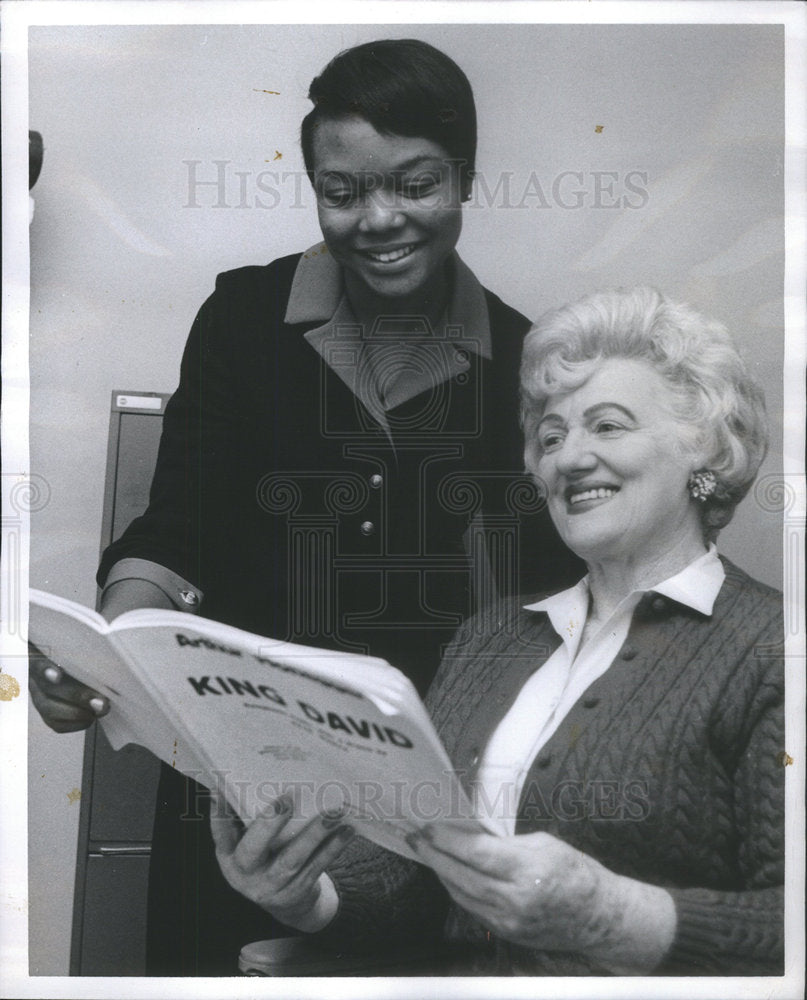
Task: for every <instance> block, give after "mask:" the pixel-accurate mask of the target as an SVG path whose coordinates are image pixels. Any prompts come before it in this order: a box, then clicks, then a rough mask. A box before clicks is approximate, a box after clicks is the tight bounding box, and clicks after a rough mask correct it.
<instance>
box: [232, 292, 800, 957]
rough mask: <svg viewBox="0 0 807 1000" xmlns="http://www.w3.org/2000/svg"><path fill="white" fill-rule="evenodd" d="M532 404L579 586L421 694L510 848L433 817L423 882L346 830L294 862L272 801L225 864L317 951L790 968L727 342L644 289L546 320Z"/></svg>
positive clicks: (749, 396) (744, 423)
mask: <svg viewBox="0 0 807 1000" xmlns="http://www.w3.org/2000/svg"><path fill="white" fill-rule="evenodd" d="M522 388H523V416H524V429H525V435H526V461H527V465H528V468H529V469H530V471H531V472H532V473H533V474H534V476H535V477H536V479H537V480H538V481H539V482H540V483H541V484H542V488H543V489H544V490H545V491H546V496H547V502H548V505H549V511H550V514H551V517H552V520H553V522H554V523H555V526H556V527H557V528H558V530H559V532H560V534H561V537H562V538H563V539H564V541H565V542H566V544H567V545H568V546H569V547H570V548H571V549H572V550H573V551H574V552H575V553H577V555H579V556H580V557H581V558H582V559H583V560H584V561H585V563H586V565H587V567H588V573H587V575H586V576H585V577H584V578H583V579H582V580H581V581H580V582H579V583H578V584H577V585H576V586H574V587H572V588H570V589H568V590H564V591H562V592H560V593H556V594H553V595H551V596H549V597H544V598H542V599H541V600H538V601H535V600H534V598H533V599H531V600H527V601H512V602H508V603H504V604H500V605H498V606H496V607H494V608H492V609H491V610H490V611H489V612H487V613H485V614H483V615H482V616H480V617H477V618H475V619H472V620H471V621H470V622H469V623H467V624H466V625H465V626H464V627H463V628H462V629H461V630H460V633H459V634H458V636H457V637H456V639H455V641H454V643H453V644H452V646H451V647H450V648H449V650H448V651H447V654H446V656H445V658H444V660H443V663H442V666H441V669H440V672H439V673H438V675H437V678H436V680H435V682H434V684H433V686H432V688H431V690H430V693H429V698H428V702H429V706H430V710H431V712H432V715H433V718H434V720H435V724H436V726H437V729H438V732H439V733H440V735H441V738H442V739H443V741H444V743H445V745H446V747H447V749H448V751H449V754H450V756H451V759H452V761H453V763H454V766H455V767H456V769H457V771H458V773H459V774H460V775H461V777H462V780H463V781H464V783H465V784H466V786H467V788H468V790H469V791H470V792H471V793H473V794H474V795H475V800H476V802H477V808H478V809H479V810H480V811H484V812H486V813H487V815H488V816H489V818H492V819H493V820H494V821H495V822H497V823H498V825H499V826H500V832H501V836H498V837H497V836H494V835H493V834H488V833H483V834H468V835H462V836H458V834H457V832H456V830H452V829H451V827H450V826H449V825H448V824H440V823H439V822H436V823H434V824H432V825H431V826H430V827H427V828H426V830H425V831H424V832H423V833H421V834H418V835H416V836H413V837H412V839H411V846H412V847H413V849H414V850H415V851H416V853H417V856H418V858H419V859H420V860H421V861H422V862H423V865H422V866H417V865H414V864H412V863H410V862H405V861H402V860H401V859H400V858H396V857H393V856H392V855H389V854H386V853H384V852H381V851H379V850H377V849H375V848H371V847H369V846H367V845H365V844H362V843H359V842H355V841H354V842H353V843H352V844H350V845H349V846H348V847H347V848H346V849H345V851H344V852H343V853H341V854H339V850H340V849H341V845H340V844H338V843H335V842H334V839H333V838H331V833H330V832H329V831H332V829H333V822H332V821H331V825H330V827H328V826H327V823H322V822H320V821H318V820H317V821H312V822H311V823H309V824H308V826H307V827H306V828H305V829H304V831H303V832H302V833H301V834H300V835H299V836H298V837H297V838H293V839H292V840H291V841H290V842H289V843H288V844H287V845H280V839H282V838H280V839H279V838H278V836H277V835H278V833H279V831H280V830H281V829H282V828H283V826H285V824H286V822H287V817H286V816H285V815H284V814H283V812H282V810H279V811H278V812H277V814H276V815H274V816H271V817H266V818H264V819H262V820H260V821H257V822H256V824H255V825H253V827H250V829H249V830H248V831H247V833H246V834H245V835H244V836H243V837H241V836H240V835H239V833H238V831H237V830H236V828H235V826H234V824H233V822H232V821H229V820H227V819H218V820H216V821H215V822H216V824H217V825H218V828H217V830H216V837H217V840H218V843H219V856H220V859H221V861H222V865H223V868H224V871H225V874H226V875H227V877H228V878H229V879H230V881H231V882H232V884H233V885H235V886H236V888H238V889H239V890H240V891H241V892H244V893H245V894H247V895H249V896H250V897H251V898H253V899H256V900H258V899H260V900H261V901H262V905H264V906H265V908H266V909H268V910H270V911H271V912H277V913H278V915H279V916H280V917H281V919H284V920H285V921H287V922H290V923H292V924H293V925H294V926H298V927H300V928H301V929H306V930H314V929H317V928H319V929H320V931H321V933H322V935H323V937H324V938H325V939H326V940H331V941H337V942H339V941H345V940H349V941H350V942H351V944H353V945H354V946H355V944H356V943H357V942H364V943H366V944H368V945H369V944H372V943H375V945H376V946H378V945H379V943H380V942H383V941H385V940H387V941H396V942H399V941H401V940H403V939H405V938H408V939H415V940H418V939H420V940H424V939H428V938H429V936H430V935H437V934H442V935H443V937H444V938H445V939H446V940H447V941H448V942H450V943H451V944H452V945H453V955H454V959H455V961H456V965H455V966H454V971H457V972H466V973H467V972H478V973H487V974H502V973H509V974H529V975H564V974H568V975H581V974H607V973H619V974H631V973H632V974H636V973H645V974H648V973H653V974H659V975H664V974H667V975H674V974H689V975H692V974H722V975H777V974H781V972H782V962H783V882H784V863H783V843H784V834H783V830H784V804H783V788H784V769H783V767H782V766H781V763H780V757H779V755H780V753H781V751H782V750H783V747H784V725H783V700H784V692H783V686H784V685H783V669H782V658H781V651H782V638H783V624H782V616H781V595H779V594H778V593H777V592H775V591H773V590H772V589H770V588H769V587H766V586H765V585H763V584H762V583H759V582H757V581H755V580H753V579H752V578H751V577H749V576H748V575H747V574H746V573H744V572H743V571H742V570H741V569H739V568H738V567H736V566H734V565H733V564H732V563H731V562H729V561H728V560H727V559H725V558H722V557H721V556H719V555H718V553H717V550H716V548H715V545H714V539H715V537H716V535H717V533H718V531H719V529H720V528H721V527H722V526H723V525H725V524H726V523H728V521H729V520H730V518H731V516H732V513H733V511H734V508H735V506H736V505H737V503H738V502H739V501H740V500H741V499H742V497H743V496H744V495H745V494H746V493H747V491H748V489H749V487H750V486H751V484H752V482H753V479H754V477H755V475H756V473H757V471H758V468H759V465H760V463H761V461H762V458H763V457H764V454H765V448H766V439H767V429H766V418H765V408H764V401H763V398H762V394H761V392H760V390H759V389H758V387H757V386H756V384H755V383H754V381H753V380H752V379H751V377H750V376H749V374H748V373H747V371H746V369H745V366H744V364H743V362H742V360H741V358H740V356H739V354H738V353H737V351H736V349H735V347H734V346H733V344H732V342H731V340H730V338H729V336H728V334H727V332H726V331H725V329H724V328H723V327H722V326H720V325H719V324H717V323H714V322H711V321H709V320H706V319H704V318H703V317H701V316H699V315H698V314H697V313H695V312H694V311H693V310H691V309H690V308H689V307H687V306H684V305H679V304H676V303H673V302H670V301H668V300H667V299H665V298H664V297H663V296H661V295H660V294H659V293H657V292H655V291H653V290H650V289H635V290H631V291H625V292H623V291H615V292H606V293H600V294H597V295H593V296H590V297H588V298H586V299H584V300H582V301H580V302H578V303H575V304H573V305H570V306H566V307H564V308H561V309H558V310H556V311H554V312H551V313H549V314H547V315H546V316H545V317H544V318H543V319H542V320H541V321H540V322H539V323H538V324H537V325H536V326H535V327H534V328H533V330H532V331H531V332H530V334H529V335H528V337H527V340H526V343H525V347H524V354H523V365H522ZM329 838H331V839H329ZM337 854H339V856H338V857H334V856H335V855H337ZM290 871H292V872H293V874H290ZM325 871H327V876H326V878H327V880H328V881H329V883H330V884H329V886H328V889H329V891H328V893H327V895H328V897H329V899H330V900H331V902H330V903H329V904H328V905H327V906H324V905H323V903H322V892H321V890H322V887H323V884H324V879H323V877H322V873H323V872H325ZM332 889H335V892H332V891H331V890H332ZM315 907H316V909H315ZM314 912H316V914H317V915H316V918H315V919H314V920H313V921H312V919H311V915H312V914H313V913H314Z"/></svg>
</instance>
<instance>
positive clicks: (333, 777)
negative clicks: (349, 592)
mask: <svg viewBox="0 0 807 1000" xmlns="http://www.w3.org/2000/svg"><path fill="white" fill-rule="evenodd" d="M30 604H31V606H30V617H29V636H30V639H31V641H32V642H33V643H34V644H35V645H36V646H38V647H39V649H40V650H41V651H42V652H43V653H44V654H45V655H46V656H48V657H49V658H50V659H52V660H53V661H54V662H55V663H58V664H59V665H60V666H61V667H62V668H63V669H64V670H66V671H67V672H68V673H69V674H72V675H73V676H74V677H76V678H77V679H78V680H80V681H82V682H83V683H85V684H87V685H89V686H90V687H93V688H95V689H96V690H97V691H99V692H101V693H102V694H104V695H106V697H107V698H108V699H109V701H110V704H111V706H112V707H111V710H110V712H109V714H108V715H106V716H105V717H104V718H103V719H102V720H101V725H102V726H103V728H104V730H105V732H106V735H107V737H108V739H109V741H110V743H111V744H112V746H113V747H115V748H116V749H118V748H120V747H122V746H123V745H125V744H127V743H139V744H140V745H141V746H144V747H147V748H148V749H149V750H150V751H151V752H152V753H154V754H155V755H156V756H157V757H159V758H161V759H162V760H164V761H165V762H166V763H168V764H169V765H171V766H172V767H175V768H177V769H178V770H180V771H182V772H183V773H184V774H186V775H188V776H190V777H192V778H194V779H196V780H197V781H199V782H200V783H202V784H203V785H206V786H207V787H208V788H211V789H216V790H218V791H220V792H221V793H223V794H224V796H225V797H226V799H227V801H228V802H229V803H230V805H231V806H232V808H233V809H234V810H235V811H236V812H237V813H238V815H239V816H240V817H241V818H242V819H243V820H244V822H245V823H249V822H250V821H251V820H252V819H253V818H254V817H255V816H256V815H257V814H258V813H259V812H261V811H262V810H263V809H264V808H266V806H267V805H268V804H269V803H270V802H272V801H273V800H274V799H275V798H277V796H278V795H280V794H281V793H287V794H288V793H290V794H292V795H293V797H294V801H295V821H294V822H295V824H298V823H302V822H304V821H305V820H306V819H309V818H311V817H312V816H314V815H315V814H316V813H317V812H322V811H324V810H326V809H331V808H338V807H340V806H344V807H345V808H346V812H347V821H348V822H350V823H351V825H353V826H354V827H355V829H356V832H357V833H359V834H361V835H362V836H364V837H367V838H368V839H369V840H372V841H374V842H375V843H377V844H380V845H381V846H382V847H387V848H389V849H390V850H394V851H397V852H398V853H399V854H403V855H405V856H407V857H412V856H413V855H412V853H411V851H410V850H409V847H408V846H407V844H406V841H405V839H404V838H405V836H406V834H407V833H409V832H411V831H413V830H415V829H417V828H418V827H420V826H423V825H424V824H426V823H430V822H449V823H453V824H459V825H460V826H462V828H464V829H468V828H469V827H471V828H472V827H474V826H476V827H477V828H480V827H479V825H478V824H479V823H480V821H478V820H476V819H474V818H473V808H472V805H471V803H470V801H469V799H468V797H467V795H466V794H465V792H464V790H463V788H462V786H461V784H460V782H459V779H458V778H457V776H456V774H455V773H454V771H453V769H452V765H451V762H450V760H449V758H448V755H447V753H446V751H445V749H444V748H443V746H442V744H441V743H440V740H439V738H438V736H437V733H436V732H435V730H434V727H433V726H432V723H431V720H430V719H429V717H428V714H427V712H426V709H425V707H424V705H423V703H422V702H421V701H420V699H419V698H418V696H417V694H416V692H415V689H414V687H413V686H412V684H411V683H410V681H409V680H408V679H407V678H406V677H405V676H404V675H403V674H402V673H401V672H400V671H398V670H396V669H395V668H394V667H391V666H390V665H389V664H388V663H386V662H385V661H384V660H379V659H376V658H374V657H369V656H360V655H356V654H352V653H342V652H334V651H332V650H325V649H316V648H313V647H310V646H299V645H294V644H292V643H288V642H279V641H275V640H272V639H267V638H266V637H264V636H259V635H253V634H251V633H249V632H243V631H241V630H240V629H236V628H231V627H230V626H227V625H222V624H220V623H218V622H214V621H209V620H207V619H205V618H199V617H196V616H192V615H187V614H183V613H181V612H177V611H161V610H155V609H149V608H144V609H141V610H137V611H130V612H128V613H126V614H124V615H121V616H120V617H119V618H116V619H115V620H114V621H113V622H111V623H108V622H106V621H105V620H104V619H103V618H102V617H101V616H100V615H98V614H96V613H95V612H94V611H90V610H89V609H88V608H85V607H83V606H81V605H79V604H76V603H74V602H73V601H68V600H66V599H64V598H61V597H56V596H55V595H53V594H47V593H44V592H42V591H38V590H33V589H32V590H31V591H30Z"/></svg>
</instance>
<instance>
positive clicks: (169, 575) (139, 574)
mask: <svg viewBox="0 0 807 1000" xmlns="http://www.w3.org/2000/svg"><path fill="white" fill-rule="evenodd" d="M122 580H146V581H148V582H149V583H153V584H154V586H155V587H159V589H160V590H161V591H162V592H163V593H164V594H165V596H166V597H167V598H168V600H169V601H170V602H171V604H172V605H173V606H174V607H175V608H176V609H177V611H187V612H188V613H189V614H192V615H198V614H199V608H200V605H201V603H202V600H203V598H204V594H203V593H202V591H201V590H199V588H198V587H195V586H194V585H193V584H191V583H188V581H187V580H185V579H183V578H182V577H181V576H178V575H177V574H176V573H173V572H172V571H171V570H170V569H167V568H166V567H165V566H161V565H160V564H159V563H155V562H151V560H149V559H134V558H128V559H120V560H119V561H118V562H116V563H115V564H114V566H113V567H112V569H110V571H109V574H108V575H107V578H106V583H105V584H104V589H103V593H104V594H105V593H106V592H107V590H109V588H110V587H111V586H112V585H113V584H115V583H120V582H121V581H122Z"/></svg>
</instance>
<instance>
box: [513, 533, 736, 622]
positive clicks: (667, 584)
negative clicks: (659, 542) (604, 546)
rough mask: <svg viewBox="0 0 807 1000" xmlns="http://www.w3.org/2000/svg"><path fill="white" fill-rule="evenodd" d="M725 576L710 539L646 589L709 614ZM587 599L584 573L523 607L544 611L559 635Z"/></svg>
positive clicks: (579, 616)
mask: <svg viewBox="0 0 807 1000" xmlns="http://www.w3.org/2000/svg"><path fill="white" fill-rule="evenodd" d="M725 579H726V571H725V570H724V569H723V563H722V562H721V561H720V557H719V556H718V554H717V548H716V547H715V545H714V542H711V543H710V544H709V548H708V550H707V551H706V552H704V554H703V555H702V556H698V558H697V559H693V561H692V562H691V563H690V564H689V565H688V566H685V567H684V568H683V569H682V570H681V571H680V573H676V574H675V575H674V576H670V577H667V579H666V580H662V581H661V583H657V584H656V585H655V586H653V587H649V588H648V590H652V591H653V592H654V593H656V594H663V595H664V596H665V597H669V598H671V599H672V600H674V601H677V602H678V603H679V604H684V605H686V606H687V607H689V608H692V609H693V610H695V611H699V612H700V613H701V614H703V615H711V613H712V609H713V608H714V604H715V601H716V600H717V595H718V594H719V593H720V588H721V587H722V586H723V581H724V580H725ZM642 593H646V591H645V592H640V591H634V592H633V594H632V595H629V596H630V597H631V598H634V597H635V598H636V600H635V601H634V603H638V600H639V598H640V597H641V594H642ZM588 600H589V593H588V577H587V576H584V577H583V579H582V580H580V581H579V582H578V583H576V584H575V585H574V586H573V587H569V588H568V589H567V590H561V591H560V592H559V593H557V594H552V595H551V596H550V597H545V598H544V599H543V600H541V601H536V602H535V603H534V604H525V605H524V608H525V610H526V611H545V612H546V613H547V615H548V616H549V620H550V621H551V622H552V625H553V627H554V629H555V631H556V632H557V633H558V634H559V635H560V636H563V634H564V633H563V629H564V627H565V625H566V623H567V622H578V621H585V617H586V614H587V613H588Z"/></svg>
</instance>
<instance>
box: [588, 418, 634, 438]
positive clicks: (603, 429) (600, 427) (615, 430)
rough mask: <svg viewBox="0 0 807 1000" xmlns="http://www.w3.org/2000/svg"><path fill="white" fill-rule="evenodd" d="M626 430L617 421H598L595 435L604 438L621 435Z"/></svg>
mask: <svg viewBox="0 0 807 1000" xmlns="http://www.w3.org/2000/svg"><path fill="white" fill-rule="evenodd" d="M624 430H626V428H625V426H624V425H623V424H620V423H619V421H617V420H598V421H597V423H596V424H595V425H594V432H595V434H600V435H603V436H611V435H614V434H619V433H621V432H622V431H624Z"/></svg>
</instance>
